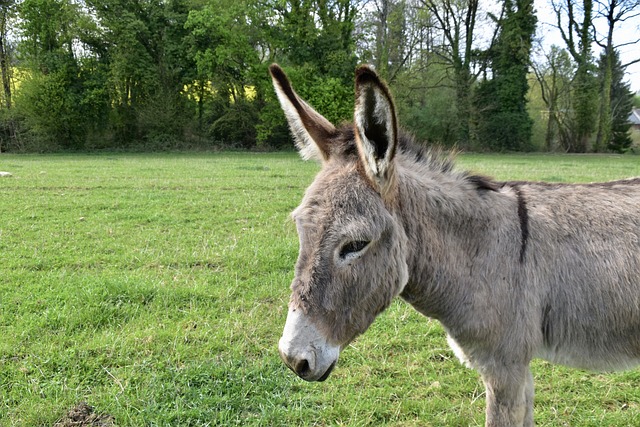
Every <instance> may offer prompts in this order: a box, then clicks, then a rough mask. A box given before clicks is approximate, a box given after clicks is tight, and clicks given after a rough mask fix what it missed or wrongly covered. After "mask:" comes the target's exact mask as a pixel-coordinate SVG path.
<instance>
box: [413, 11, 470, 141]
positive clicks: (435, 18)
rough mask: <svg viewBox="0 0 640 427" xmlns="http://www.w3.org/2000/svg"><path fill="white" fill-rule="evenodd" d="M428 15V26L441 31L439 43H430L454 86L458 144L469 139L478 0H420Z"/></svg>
mask: <svg viewBox="0 0 640 427" xmlns="http://www.w3.org/2000/svg"><path fill="white" fill-rule="evenodd" d="M421 1H422V4H423V6H424V7H425V8H426V9H427V11H428V13H429V15H430V16H431V18H432V24H431V25H432V26H433V27H434V28H435V29H436V31H438V32H439V33H440V34H441V35H442V43H440V44H436V45H434V46H433V54H434V56H435V57H436V58H437V61H439V62H441V63H442V64H444V65H446V66H447V67H449V69H450V70H451V80H452V82H453V86H454V88H455V94H456V96H455V99H456V110H457V114H456V116H457V123H458V125H457V126H458V129H457V131H456V133H457V140H458V143H459V144H461V145H462V146H469V145H470V143H471V133H470V129H471V87H472V84H473V83H474V82H475V81H476V78H477V76H478V74H479V71H478V70H473V65H474V63H476V62H477V61H478V59H479V58H478V50H477V39H478V37H477V34H475V30H476V24H477V22H478V10H479V1H478V0H469V1H466V2H458V1H455V0H421Z"/></svg>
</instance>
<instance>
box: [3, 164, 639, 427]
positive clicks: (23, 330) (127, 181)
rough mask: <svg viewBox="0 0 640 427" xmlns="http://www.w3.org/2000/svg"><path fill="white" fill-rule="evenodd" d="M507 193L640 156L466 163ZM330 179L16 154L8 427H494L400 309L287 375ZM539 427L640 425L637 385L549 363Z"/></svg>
mask: <svg viewBox="0 0 640 427" xmlns="http://www.w3.org/2000/svg"><path fill="white" fill-rule="evenodd" d="M458 163H459V164H460V166H461V167H464V168H468V169H472V170H474V171H475V172H478V173H483V174H486V175H490V176H494V177H496V178H497V179H534V180H552V181H566V182H571V181H575V182H578V181H580V182H585V181H599V180H609V179H615V178H623V177H629V176H640V158H638V157H632V156H628V157H620V156H558V155H522V156H520V155H505V156H498V155H462V156H460V158H459V162H458ZM317 170H318V166H317V165H316V164H314V163H304V162H302V161H300V160H299V158H298V157H297V155H296V154H294V153H275V154H251V153H218V154H171V155H170V154H161V155H133V154H122V155H121V154H109V155H106V154H104V155H50V156H14V155H6V154H2V155H0V171H9V172H11V173H12V174H13V176H12V177H10V178H0V257H1V258H0V259H1V263H0V426H52V425H53V424H55V423H56V421H58V420H60V419H61V418H63V417H64V416H65V414H66V413H67V412H68V411H69V409H70V408H72V407H74V406H75V405H77V404H78V403H79V402H87V403H88V404H89V405H91V406H93V407H94V408H95V411H96V412H98V413H104V414H109V415H111V416H112V417H113V419H114V420H115V425H117V426H147V425H148V426H200V425H202V426H205V425H265V426H271V425H275V426H279V425H305V426H311V425H314V426H316V425H320V426H323V425H331V426H334V425H335V426H342V425H345V426H346V425H348V426H379V425H393V426H418V425H419V426H468V425H469V426H480V425H483V422H484V421H483V420H484V395H483V393H484V390H483V387H482V384H481V382H480V380H479V378H478V376H477V374H476V373H474V372H473V371H470V370H468V369H466V368H464V367H462V366H461V365H460V364H459V363H458V361H457V360H456V359H455V357H454V356H453V353H452V352H451V351H450V350H449V349H448V348H447V345H446V342H445V338H444V333H443V332H442V329H441V327H440V326H439V325H438V324H437V322H434V321H430V320H428V319H426V318H424V317H422V316H420V315H418V314H417V313H415V312H414V311H413V309H412V308H411V307H409V306H408V305H407V304H404V303H402V302H401V301H396V302H395V303H394V304H393V305H392V307H391V308H390V309H389V310H388V311H387V312H386V313H384V314H383V315H381V316H380V318H379V319H378V320H377V321H376V322H375V323H374V325H373V326H372V327H371V329H370V330H369V331H368V332H367V333H366V334H365V335H364V336H362V337H360V338H359V339H358V340H357V341H356V342H354V343H353V344H352V345H351V346H350V348H348V349H346V350H345V351H344V352H343V354H342V356H341V359H340V362H339V364H338V367H337V368H336V370H335V371H334V373H333V374H332V376H331V378H330V379H329V380H328V381H326V382H324V383H314V384H310V383H305V382H304V381H302V380H300V379H298V378H296V377H295V376H294V375H293V374H292V373H291V372H289V371H288V369H286V368H285V367H284V365H283V364H282V363H281V362H280V360H279V357H278V354H277V341H278V338H279V337H280V333H281V330H282V326H283V325H284V320H285V317H286V305H287V301H288V296H289V289H288V287H289V283H290V281H291V279H292V275H293V266H294V263H295V260H296V257H297V250H298V247H297V246H298V242H297V237H296V234H295V227H294V225H293V224H292V223H291V222H290V221H289V219H288V214H289V212H290V211H291V210H292V209H293V208H294V207H295V206H296V205H297V204H298V202H299V201H300V198H301V196H302V194H303V192H304V189H305V188H306V187H307V185H308V184H309V183H310V182H311V180H312V179H313V176H314V174H315V173H316V172H317ZM534 376H535V379H536V386H537V387H536V390H537V396H536V399H537V400H536V409H535V410H536V420H537V423H538V425H542V426H594V427H595V426H638V425H640V387H639V385H640V370H636V371H630V372H626V373H617V374H609V375H601V374H591V373H585V372H582V371H576V370H570V369H565V368H562V367H557V366H551V365H549V364H547V363H544V362H535V364H534Z"/></svg>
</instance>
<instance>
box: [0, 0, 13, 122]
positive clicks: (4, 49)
mask: <svg viewBox="0 0 640 427" xmlns="http://www.w3.org/2000/svg"><path fill="white" fill-rule="evenodd" d="M14 14H15V3H14V1H13V0H11V1H5V2H2V3H1V4H0V73H1V74H2V91H3V93H2V95H3V96H2V98H3V100H4V102H3V104H4V106H5V107H6V109H7V110H9V109H11V46H10V44H9V21H10V20H11V19H12V18H13V15H14Z"/></svg>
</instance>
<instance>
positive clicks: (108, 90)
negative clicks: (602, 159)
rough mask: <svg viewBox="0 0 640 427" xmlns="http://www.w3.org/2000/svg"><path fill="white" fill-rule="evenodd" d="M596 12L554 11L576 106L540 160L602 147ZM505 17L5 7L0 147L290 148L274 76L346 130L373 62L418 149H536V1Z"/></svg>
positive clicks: (377, 9) (0, 13) (241, 5)
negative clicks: (530, 70) (282, 75)
mask: <svg viewBox="0 0 640 427" xmlns="http://www.w3.org/2000/svg"><path fill="white" fill-rule="evenodd" d="M580 2H581V3H580ZM578 3H580V4H578ZM597 4H598V5H600V6H598V10H597V11H596V12H597V13H600V14H603V13H604V12H603V10H604V9H602V8H603V7H604V6H603V5H604V3H602V2H597ZM593 5H594V3H593V0H554V6H555V8H556V11H557V13H558V26H559V27H560V28H561V29H563V31H564V35H565V41H566V44H567V47H566V51H567V52H569V54H570V55H571V57H572V59H573V63H572V67H565V70H564V71H567V72H570V75H567V76H565V75H564V74H563V76H562V79H563V81H564V80H565V79H568V81H569V82H570V84H569V86H570V90H569V91H568V93H569V94H570V95H568V96H566V95H564V94H563V95H562V97H561V99H560V100H559V102H561V103H562V105H557V106H554V107H553V108H551V107H549V108H550V110H553V111H554V113H553V114H551V113H550V115H549V117H550V118H551V120H550V121H549V126H548V132H547V136H548V138H547V144H546V145H545V147H546V148H547V149H555V148H562V149H566V150H569V151H585V150H587V149H588V148H589V141H591V140H592V139H593V138H592V136H593V135H592V134H593V131H594V129H595V126H594V124H595V123H597V122H598V121H597V120H595V118H596V113H597V112H598V111H597V102H596V94H597V90H596V88H597V87H598V85H599V84H600V83H599V82H598V80H602V79H604V78H606V76H605V77H602V74H598V73H596V68H595V66H594V64H593V58H592V52H591V46H592V43H591V42H592V41H593V35H592V34H591V27H592V16H591V15H592V12H591V11H592V9H593ZM616 5H617V3H616ZM502 6H503V13H502V16H500V17H496V16H493V15H491V12H492V11H493V12H495V10H493V9H491V8H492V5H491V4H489V3H487V2H486V1H485V0H473V1H468V2H458V1H454V0H433V1H432V0H374V1H371V2H369V3H367V6H366V7H365V6H363V4H362V3H361V2H358V1H356V0H329V1H324V0H267V1H266V2H265V1H257V0H239V1H236V2H232V3H229V2H226V1H223V0H167V1H159V0H143V1H140V2H133V3H132V2H128V1H125V0H84V1H80V2H77V1H74V0H21V1H14V0H10V1H8V2H5V3H3V4H2V5H0V69H2V78H3V80H2V83H3V84H2V87H3V90H2V94H1V95H2V96H0V98H2V101H3V102H2V103H1V105H0V109H1V110H2V112H1V113H0V138H2V141H0V144H1V146H0V149H2V150H5V149H10V150H24V151H47V150H58V149H63V150H83V149H96V148H116V149H151V150H163V149H172V148H180V147H192V146H194V145H200V146H203V147H211V146H219V145H225V146H234V147H243V148H253V147H256V146H260V147H279V148H280V147H290V146H291V139H290V137H289V134H288V132H287V128H286V122H285V120H284V119H283V115H282V112H281V111H280V110H279V106H278V103H277V100H276V98H275V96H274V93H273V88H272V86H271V81H270V79H269V75H268V71H267V68H268V65H269V64H271V63H272V62H278V63H280V64H281V65H282V66H283V67H284V68H285V69H286V70H287V72H288V73H289V74H290V75H291V77H292V80H293V82H294V86H295V87H296V89H297V90H298V91H299V92H300V93H301V95H302V96H303V97H305V98H306V99H308V100H309V101H310V103H311V104H312V105H313V106H315V107H316V108H317V109H318V110H319V111H320V112H321V113H323V114H325V115H326V116H327V117H328V118H329V119H330V120H331V121H333V122H334V123H336V124H339V123H341V122H342V121H344V120H350V119H351V115H352V107H353V104H352V101H353V94H352V87H353V70H354V67H355V66H356V64H357V63H359V62H371V63H373V64H374V65H375V66H376V67H377V69H378V71H379V72H380V74H381V75H382V76H383V77H384V78H385V79H386V80H387V81H388V82H389V85H390V87H391V89H392V91H393V92H394V93H395V94H396V96H397V98H396V99H397V105H398V110H399V112H400V113H401V114H402V115H403V117H401V122H402V123H403V124H405V125H407V126H408V127H410V128H411V129H412V130H414V131H415V132H416V134H417V135H418V136H419V138H420V139H426V140H429V141H432V142H436V143H440V144H443V145H447V146H452V145H456V146H459V147H461V148H471V149H479V150H488V149H490V150H529V149H531V148H532V145H531V143H530V134H531V119H529V118H528V117H527V111H528V110H529V108H528V107H527V102H528V99H527V95H526V94H527V67H528V65H529V62H530V61H529V60H530V58H529V56H530V49H531V34H532V33H533V29H534V26H535V16H534V13H533V10H532V7H531V2H530V1H528V0H506V1H504V3H503V4H502ZM612 7H613V6H612ZM616 7H617V6H616ZM601 9H602V10H601ZM487 16H489V17H490V18H487ZM596 41H598V42H599V40H596ZM15 69H20V70H24V73H25V75H26V76H28V78H26V79H24V83H23V84H20V85H17V84H16V81H17V76H16V75H15V73H13V70H15ZM603 87H608V85H604V86H603ZM567 100H568V101H567ZM554 108H555V109H554ZM601 108H602V107H601ZM5 110H6V111H5ZM9 110H11V111H9ZM606 118H607V117H606V116H603V115H601V119H603V120H600V122H602V123H604V124H607V123H609V122H610V121H607V120H604V119H606ZM602 123H601V124H600V125H599V128H598V135H606V134H607V132H601V130H602V129H603V126H602ZM607 126H609V125H607ZM610 126H613V124H612V123H610ZM605 130H607V129H605ZM554 135H556V136H554ZM553 141H558V142H553ZM597 148H598V146H597V144H596V145H595V146H594V149H597Z"/></svg>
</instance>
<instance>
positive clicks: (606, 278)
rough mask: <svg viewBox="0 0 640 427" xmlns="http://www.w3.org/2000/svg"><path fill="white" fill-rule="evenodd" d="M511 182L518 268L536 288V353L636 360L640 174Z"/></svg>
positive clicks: (639, 356)
mask: <svg viewBox="0 0 640 427" xmlns="http://www.w3.org/2000/svg"><path fill="white" fill-rule="evenodd" d="M518 187H519V189H520V192H521V195H522V197H523V200H526V212H527V216H528V218H527V221H528V224H527V226H528V234H529V235H528V239H527V240H528V241H527V248H526V253H525V254H524V256H525V259H524V260H523V264H524V265H523V266H524V274H527V275H528V278H527V280H526V281H527V282H528V284H529V285H530V286H539V287H540V289H541V295H540V306H539V307H537V309H538V310H540V316H541V318H540V321H539V323H537V322H536V324H538V325H541V327H540V339H541V341H540V342H539V345H538V346H537V347H538V355H539V356H540V357H543V358H545V359H548V360H550V361H552V362H555V363H562V364H566V365H571V366H577V367H581V368H585V369H595V370H613V369H624V368H628V367H630V366H633V365H637V364H640V179H638V178H636V179H629V180H622V181H614V182H608V183H597V184H582V185H581V184H578V185H554V184H535V183H531V184H526V183H522V184H520V185H519V186H518Z"/></svg>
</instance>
